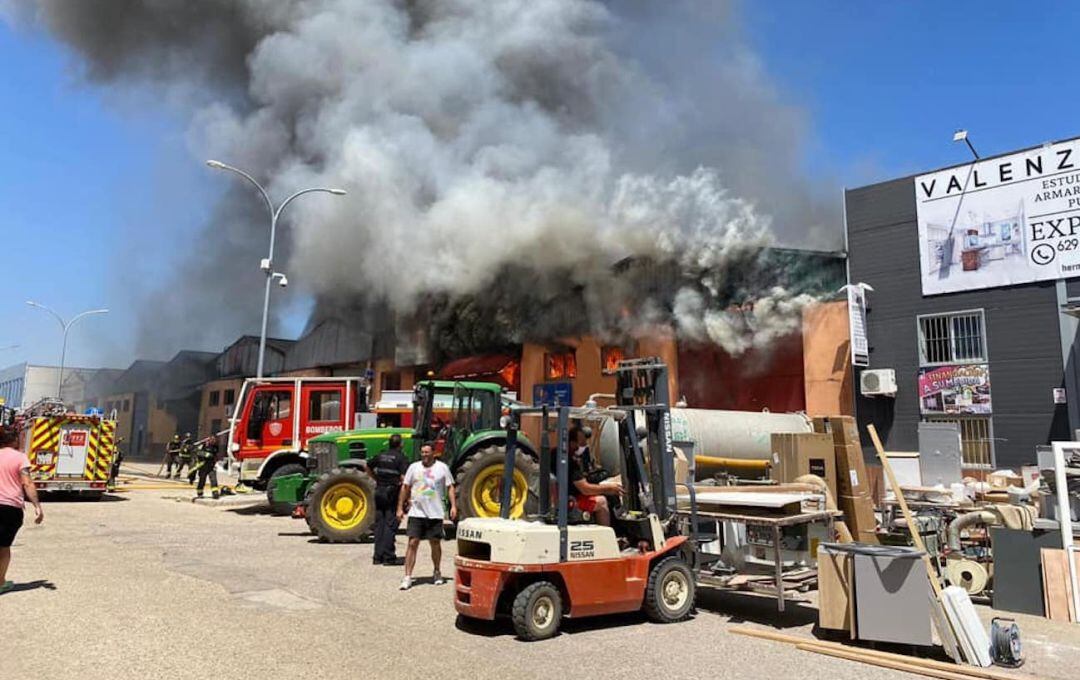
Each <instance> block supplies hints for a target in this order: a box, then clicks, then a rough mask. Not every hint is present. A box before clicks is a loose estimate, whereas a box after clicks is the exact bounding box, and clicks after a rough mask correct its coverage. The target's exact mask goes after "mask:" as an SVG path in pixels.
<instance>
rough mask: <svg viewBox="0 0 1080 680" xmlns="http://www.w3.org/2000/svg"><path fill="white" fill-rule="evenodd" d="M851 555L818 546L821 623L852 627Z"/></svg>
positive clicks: (838, 627) (842, 627)
mask: <svg viewBox="0 0 1080 680" xmlns="http://www.w3.org/2000/svg"><path fill="white" fill-rule="evenodd" d="M851 593H852V581H851V555H850V554H848V553H834V552H832V551H830V550H828V549H826V548H818V625H819V626H821V627H822V628H827V629H830V630H851V614H852V609H853V608H852V604H851Z"/></svg>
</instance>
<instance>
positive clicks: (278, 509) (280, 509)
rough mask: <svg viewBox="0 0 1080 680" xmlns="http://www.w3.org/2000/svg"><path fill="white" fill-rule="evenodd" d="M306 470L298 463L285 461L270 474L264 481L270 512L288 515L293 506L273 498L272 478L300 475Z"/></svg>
mask: <svg viewBox="0 0 1080 680" xmlns="http://www.w3.org/2000/svg"><path fill="white" fill-rule="evenodd" d="M306 472H307V468H305V467H304V466H303V465H301V464H300V463H285V464H284V465H282V466H281V467H279V468H278V469H276V470H274V471H273V473H271V474H270V479H269V480H268V481H267V482H266V502H267V503H269V504H270V512H271V513H272V514H275V515H288V514H290V513H291V512H292V508H293V506H292V503H283V502H281V501H275V500H274V478H275V477H284V476H285V475H302V474H305V473H306Z"/></svg>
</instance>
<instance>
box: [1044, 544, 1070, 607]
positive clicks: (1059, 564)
mask: <svg viewBox="0 0 1080 680" xmlns="http://www.w3.org/2000/svg"><path fill="white" fill-rule="evenodd" d="M1040 554H1041V555H1042V573H1043V605H1044V606H1045V607H1046V617H1047V618H1048V619H1050V620H1051V621H1068V620H1069V569H1068V565H1067V564H1066V563H1065V551H1064V550H1051V549H1049V548H1043V549H1042V550H1041V551H1040Z"/></svg>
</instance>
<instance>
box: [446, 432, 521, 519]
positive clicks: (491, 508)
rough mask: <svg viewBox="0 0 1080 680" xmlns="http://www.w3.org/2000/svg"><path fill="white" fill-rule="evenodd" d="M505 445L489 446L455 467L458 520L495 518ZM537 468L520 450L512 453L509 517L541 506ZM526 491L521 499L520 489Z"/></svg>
mask: <svg viewBox="0 0 1080 680" xmlns="http://www.w3.org/2000/svg"><path fill="white" fill-rule="evenodd" d="M505 461H506V447H505V446H504V445H502V444H499V445H496V446H489V447H487V448H486V449H481V450H479V451H477V452H476V453H474V454H472V455H471V456H469V457H468V458H467V459H466V460H465V462H463V463H462V464H461V467H459V468H458V470H457V475H456V476H455V482H456V484H457V488H458V519H459V520H462V519H465V518H466V517H498V516H499V505H500V498H499V490H500V489H501V488H502V472H503V463H504V462H505ZM539 477H540V467H539V466H538V465H537V464H536V461H534V460H533V459H532V457H531V456H530V455H529V454H528V452H526V451H523V450H518V452H517V453H516V454H515V456H514V502H513V509H512V510H511V512H510V517H511V519H517V518H518V517H521V516H522V515H531V514H535V513H536V511H537V509H538V508H539V506H540V503H539V499H538V497H537V494H536V489H537V485H538V484H539ZM522 491H525V494H524V498H523V497H522V494H521V492H522Z"/></svg>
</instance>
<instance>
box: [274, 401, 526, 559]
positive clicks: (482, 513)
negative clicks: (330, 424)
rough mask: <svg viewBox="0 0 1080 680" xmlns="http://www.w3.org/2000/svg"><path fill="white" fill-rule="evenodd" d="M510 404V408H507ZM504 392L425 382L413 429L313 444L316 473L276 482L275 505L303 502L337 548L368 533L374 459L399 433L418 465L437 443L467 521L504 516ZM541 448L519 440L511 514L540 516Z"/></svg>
mask: <svg viewBox="0 0 1080 680" xmlns="http://www.w3.org/2000/svg"><path fill="white" fill-rule="evenodd" d="M507 405H508V404H507ZM503 407H504V399H503V395H502V388H501V387H500V386H499V385H497V384H494V383H485V382H456V381H441V380H425V381H422V382H420V383H418V384H417V385H416V387H415V389H414V399H413V412H412V423H413V427H412V428H377V429H369V430H353V431H349V432H331V433H327V434H323V435H320V436H318V437H314V438H312V439H311V440H309V441H308V458H307V466H308V470H307V472H306V473H304V474H292V475H282V476H279V477H276V478H274V480H273V486H272V489H271V494H272V498H273V501H274V502H279V503H292V504H295V505H302V506H303V508H304V513H303V514H304V517H305V518H306V519H307V523H308V526H309V527H310V528H311V531H312V533H314V534H315V535H317V536H318V537H319V538H320V539H322V540H324V541H329V542H331V543H350V542H355V541H359V540H361V538H363V537H364V536H366V535H368V534H369V533H370V530H371V524H372V522H373V521H374V518H375V481H374V480H373V479H372V478H371V477H370V476H369V475H368V473H367V461H368V460H370V459H371V458H373V457H374V456H376V455H378V454H379V453H382V451H384V450H385V449H386V448H387V446H388V443H389V439H390V435H393V434H399V435H401V439H402V449H403V451H404V453H405V456H406V457H407V458H408V459H409V461H410V462H412V461H414V460H419V452H420V446H421V444H423V443H424V442H432V443H433V444H434V446H435V451H436V453H437V455H439V459H440V460H442V461H443V462H444V463H446V464H447V465H449V466H450V470H451V471H452V472H453V473H454V479H455V482H456V484H457V493H458V512H459V515H460V516H459V519H464V518H465V517H498V516H499V499H500V498H501V495H500V492H501V489H502V476H503V465H504V458H505V446H506V431H505V429H503V426H502V416H503ZM537 459H538V456H537V450H536V447H535V446H533V444H532V443H531V442H530V441H529V440H528V439H526V438H525V437H524V436H521V437H519V438H518V453H517V456H516V458H515V463H514V465H515V468H516V469H515V471H514V476H513V479H514V486H513V489H512V492H511V498H512V501H511V502H512V508H511V512H510V516H511V517H520V516H522V515H524V514H526V513H527V512H534V511H535V507H536V501H537V497H536V488H537V476H538V467H537V463H536V461H537Z"/></svg>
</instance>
